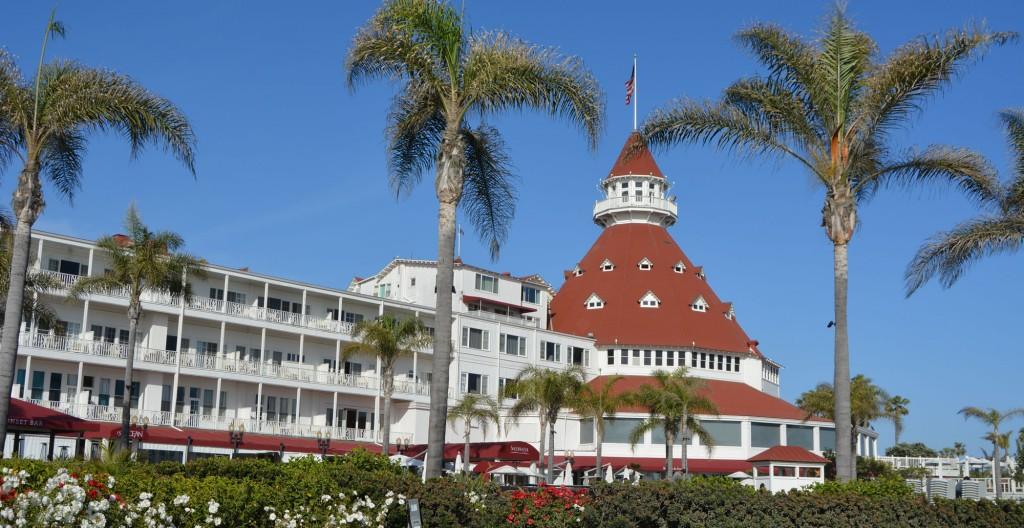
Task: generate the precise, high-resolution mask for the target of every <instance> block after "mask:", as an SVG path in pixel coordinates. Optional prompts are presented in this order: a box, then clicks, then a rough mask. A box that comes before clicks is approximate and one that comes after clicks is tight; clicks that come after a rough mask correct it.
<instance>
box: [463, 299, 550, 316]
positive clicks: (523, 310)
mask: <svg viewBox="0 0 1024 528" xmlns="http://www.w3.org/2000/svg"><path fill="white" fill-rule="evenodd" d="M462 302H464V303H466V306H469V305H470V304H479V303H482V304H490V305H492V306H501V307H502V308H509V309H512V310H518V311H519V313H529V312H536V311H537V309H536V308H531V307H529V306H523V305H521V304H512V303H507V302H505V301H498V300H495V299H488V298H486V297H477V296H476V295H463V296H462Z"/></svg>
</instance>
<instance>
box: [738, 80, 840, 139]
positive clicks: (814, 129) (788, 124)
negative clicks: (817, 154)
mask: <svg viewBox="0 0 1024 528" xmlns="http://www.w3.org/2000/svg"><path fill="white" fill-rule="evenodd" d="M723 101H724V102H725V103H727V104H728V105H730V106H732V107H735V108H737V109H739V110H740V111H742V112H743V114H744V115H747V116H751V117H753V118H754V119H756V120H757V121H758V122H761V123H764V124H765V125H767V126H768V127H769V128H771V129H773V130H775V131H776V133H777V134H780V135H786V136H789V137H791V138H792V139H794V140H796V141H799V142H800V143H801V144H803V145H805V146H808V147H810V146H812V145H815V146H816V145H819V144H820V138H821V137H824V136H825V135H826V133H825V131H824V129H823V128H822V124H821V123H820V122H818V120H817V114H815V113H813V112H809V111H808V110H809V109H808V107H807V104H806V102H805V101H803V100H801V99H800V98H799V97H798V95H797V93H796V92H794V91H792V90H790V89H789V88H788V87H787V86H786V85H784V84H782V83H781V82H780V81H778V80H776V79H774V78H768V79H761V78H756V77H755V78H749V79H740V80H739V81H736V82H734V83H733V84H732V85H730V86H729V87H728V88H726V90H725V94H724V95H723Z"/></svg>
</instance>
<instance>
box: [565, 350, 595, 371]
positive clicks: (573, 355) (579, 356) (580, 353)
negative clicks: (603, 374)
mask: <svg viewBox="0 0 1024 528" xmlns="http://www.w3.org/2000/svg"><path fill="white" fill-rule="evenodd" d="M568 354H569V363H571V364H573V365H580V366H582V367H587V366H590V350H588V349H586V348H583V347H576V346H571V347H569V349H568Z"/></svg>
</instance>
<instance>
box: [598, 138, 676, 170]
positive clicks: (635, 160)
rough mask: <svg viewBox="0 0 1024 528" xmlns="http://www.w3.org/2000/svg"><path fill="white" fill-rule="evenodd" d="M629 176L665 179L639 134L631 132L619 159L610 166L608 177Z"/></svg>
mask: <svg viewBox="0 0 1024 528" xmlns="http://www.w3.org/2000/svg"><path fill="white" fill-rule="evenodd" d="M630 174H638V175H643V176H655V177H658V178H664V177H665V175H664V174H662V173H661V169H660V168H658V163H657V162H656V161H654V156H652V155H651V151H650V150H649V149H648V148H647V143H645V142H644V140H643V137H642V136H640V133H639V132H633V133H632V134H630V135H629V138H627V139H626V144H625V145H624V146H623V147H622V151H621V152H619V157H618V159H616V160H615V165H612V170H611V172H609V173H608V177H609V178H611V177H612V176H628V175H630Z"/></svg>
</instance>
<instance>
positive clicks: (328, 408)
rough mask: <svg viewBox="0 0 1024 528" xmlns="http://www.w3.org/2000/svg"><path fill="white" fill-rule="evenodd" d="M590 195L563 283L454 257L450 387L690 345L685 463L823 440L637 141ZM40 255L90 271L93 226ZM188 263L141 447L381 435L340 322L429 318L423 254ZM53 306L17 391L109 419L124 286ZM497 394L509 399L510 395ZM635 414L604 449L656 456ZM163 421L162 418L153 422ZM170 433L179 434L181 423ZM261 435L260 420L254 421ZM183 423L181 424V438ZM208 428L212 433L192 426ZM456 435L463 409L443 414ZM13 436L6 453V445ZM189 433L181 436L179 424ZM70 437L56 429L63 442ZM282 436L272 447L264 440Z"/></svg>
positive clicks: (647, 368)
mask: <svg viewBox="0 0 1024 528" xmlns="http://www.w3.org/2000/svg"><path fill="white" fill-rule="evenodd" d="M603 182H604V183H603V185H604V189H605V195H604V196H602V198H601V200H599V201H598V202H597V204H596V205H595V207H594V212H593V214H594V221H595V223H597V224H598V225H599V226H600V227H601V228H602V233H601V236H600V237H599V238H598V240H597V242H595V244H594V246H593V247H592V248H591V250H590V251H589V252H588V253H587V255H586V256H584V258H583V259H582V260H580V261H579V262H578V263H576V264H573V263H569V267H570V268H572V269H571V271H568V272H566V276H565V281H564V284H563V285H562V286H561V288H559V289H558V290H557V291H556V290H555V289H554V288H552V287H551V286H550V285H549V284H548V283H547V282H546V281H544V280H543V279H542V278H540V277H539V276H536V275H531V276H524V277H517V276H513V275H511V274H509V273H495V272H491V271H488V270H486V269H482V268H477V267H473V266H470V265H467V264H464V263H461V262H457V264H456V270H455V286H454V291H453V293H452V294H453V301H454V302H453V305H454V307H455V308H454V310H455V312H457V313H456V314H455V317H454V322H453V334H452V335H453V336H454V339H455V340H456V343H455V345H456V347H455V356H454V360H453V361H452V364H451V367H450V369H451V370H450V379H451V380H452V381H451V387H450V391H449V394H450V398H452V401H456V400H457V399H458V398H459V397H460V395H461V394H462V393H466V392H481V393H487V394H490V395H492V396H497V394H498V392H499V390H500V388H501V386H502V385H503V384H504V383H506V382H507V380H510V379H512V378H515V377H516V375H517V374H518V373H519V372H520V371H521V370H522V369H523V368H524V367H526V366H528V365H539V366H543V367H547V368H565V367H566V365H570V364H578V365H581V366H583V368H584V369H585V370H586V372H587V376H588V379H589V380H590V381H591V382H592V383H599V382H601V380H603V379H605V378H602V377H603V376H607V375H609V374H622V375H625V376H626V377H625V379H624V380H623V381H621V382H619V386H620V387H621V390H629V389H631V388H635V387H636V386H639V385H640V384H643V383H645V382H647V380H649V376H650V374H651V372H652V371H653V370H655V369H658V368H662V369H672V368H674V367H676V366H681V365H685V366H687V367H688V368H689V369H690V372H691V374H693V375H696V376H700V377H702V378H706V379H707V380H708V382H707V391H708V396H709V397H711V399H712V400H713V401H715V402H716V403H717V404H718V407H719V415H718V416H707V417H704V419H703V423H704V425H705V427H706V428H707V429H708V430H709V431H711V432H712V434H713V436H714V438H715V440H716V442H715V446H714V447H713V448H709V447H707V446H701V445H699V442H698V441H697V439H691V440H690V442H691V448H690V450H689V456H690V458H691V471H694V472H709V473H721V472H732V471H733V470H735V468H742V467H749V464H748V463H746V462H745V461H746V459H748V458H749V457H751V456H753V455H755V454H757V453H759V452H761V451H763V450H764V449H765V448H768V447H772V446H775V445H797V446H802V447H805V448H807V449H808V450H811V451H814V452H818V453H821V452H823V451H825V450H828V449H832V446H833V445H834V442H835V435H834V429H833V427H832V424H831V423H830V422H828V421H826V420H820V419H816V418H811V419H807V417H806V416H805V414H804V413H803V412H802V411H800V410H798V409H797V408H796V407H794V406H793V405H791V404H789V403H787V402H785V401H783V400H781V399H780V398H779V397H778V395H779V382H780V380H779V368H780V367H779V364H778V363H775V362H773V361H772V360H770V359H768V358H767V357H766V356H765V355H763V354H762V352H761V351H760V350H759V348H758V343H757V342H756V341H754V340H751V339H749V338H748V337H747V336H746V334H745V333H743V330H742V328H740V326H739V323H738V320H737V316H736V313H735V311H734V310H733V309H732V306H731V304H729V303H724V302H722V301H720V300H719V299H718V298H717V296H716V295H715V294H714V292H713V291H712V290H711V288H710V286H709V285H708V283H707V280H706V277H705V271H704V270H703V269H701V268H700V267H698V266H694V265H693V263H692V262H691V261H690V260H689V259H688V258H687V257H686V256H685V255H684V254H683V253H682V251H681V250H680V249H679V247H678V246H677V245H676V243H675V241H674V240H672V238H671V236H670V235H669V233H668V231H667V228H668V227H669V226H671V225H672V224H673V223H675V221H676V215H677V212H676V208H677V206H676V203H675V200H674V198H670V197H669V194H668V187H669V182H668V180H667V179H666V178H665V177H664V176H663V175H662V174H661V172H660V169H658V167H657V164H656V163H655V162H654V159H653V157H651V155H650V153H649V152H647V151H646V150H644V151H643V152H642V153H641V155H639V156H636V157H633V158H630V159H626V158H625V157H624V156H623V155H621V154H620V156H619V159H618V160H617V161H616V163H615V165H614V167H613V169H612V171H610V173H609V174H608V176H607V177H606V178H605V179H604V180H603ZM32 255H33V260H32V262H31V264H30V266H31V267H32V268H33V269H34V270H35V271H37V272H42V273H50V274H53V275H55V276H56V277H57V278H59V279H60V281H61V282H63V283H64V284H65V285H70V284H71V283H73V282H74V281H75V280H76V279H77V278H78V277H80V276H87V275H94V274H97V273H103V272H104V269H105V267H106V266H107V265H108V264H107V262H108V260H107V259H108V256H107V255H105V254H104V253H103V252H102V251H101V250H99V249H97V248H96V247H95V244H94V243H93V242H91V241H87V240H81V239H77V238H72V237H68V236H63V235H58V234H52V233H41V232H37V233H35V234H34V235H33V241H32ZM204 268H205V269H204V274H203V275H202V276H199V277H188V279H187V280H188V281H189V283H190V285H191V289H192V291H193V295H194V296H193V297H192V298H190V299H186V300H184V302H183V301H182V299H181V298H177V297H156V296H144V298H143V310H144V314H143V316H142V320H141V322H140V329H139V347H138V351H137V354H136V362H135V368H136V370H135V383H137V384H138V388H137V390H136V391H133V393H134V394H135V395H137V399H136V401H133V402H132V407H133V409H134V411H133V412H134V413H135V415H136V416H137V422H138V423H139V424H143V423H145V424H147V428H148V430H149V431H150V432H151V433H153V434H152V438H149V436H148V435H147V436H143V439H142V448H143V449H147V450H150V451H151V455H150V457H151V458H152V459H164V458H168V459H177V458H178V457H184V456H185V453H186V451H187V452H188V456H190V457H195V456H203V455H204V454H205V455H206V456H209V455H226V454H229V453H231V448H230V447H225V445H223V444H226V443H227V439H228V429H229V426H231V425H235V426H238V425H241V426H244V428H245V431H246V433H245V434H246V440H244V441H243V443H242V444H241V445H240V446H239V447H240V450H241V451H242V452H246V451H249V452H257V451H265V450H267V449H266V447H265V445H266V442H264V443H263V444H257V443H255V442H253V441H251V440H250V439H254V438H256V437H260V438H263V439H264V440H266V439H272V440H273V445H274V446H278V445H280V446H281V450H283V451H284V452H285V454H286V456H287V455H298V454H305V453H309V452H316V451H318V448H316V447H311V446H315V445H316V444H315V439H316V438H317V437H318V435H319V436H321V437H323V436H326V435H328V434H329V435H330V437H331V438H332V441H333V442H334V444H333V447H332V449H331V450H332V451H338V450H345V449H351V448H352V447H354V446H355V445H365V446H368V447H371V449H372V446H374V445H375V443H379V440H380V438H379V436H378V434H377V433H376V431H377V430H378V429H379V424H378V423H377V422H378V420H379V416H380V409H381V408H382V402H381V397H380V392H379V380H378V372H377V368H376V365H375V361H374V359H373V358H372V357H352V358H349V359H348V360H347V361H345V360H343V358H342V355H341V350H342V347H343V346H344V345H345V343H347V342H349V341H350V340H351V329H352V325H353V323H355V322H356V321H359V320H363V319H371V318H374V317H377V316H380V315H382V314H393V315H395V316H398V317H415V318H419V319H421V320H422V321H423V322H424V323H425V324H426V325H427V326H428V327H432V326H433V324H434V323H433V320H434V312H433V304H434V299H435V264H434V262H433V261H427V260H410V259H395V260H393V261H392V262H390V263H389V264H388V265H387V266H386V267H384V268H383V269H382V270H381V271H380V272H378V273H376V274H375V275H373V276H372V277H369V278H363V279H361V278H356V279H354V280H353V281H352V282H351V283H350V284H349V285H348V288H347V289H344V290H342V289H332V288H327V287H322V286H316V285H312V284H305V283H302V282H298V281H294V280H287V279H282V278H276V277H270V276H266V275H260V274H256V273H252V272H250V271H249V270H247V269H233V268H226V267H221V266H216V265H212V264H208V265H205V266H204ZM43 297H44V298H43V299H42V300H43V302H44V303H45V304H47V305H48V306H49V307H50V308H51V309H52V310H53V311H54V312H55V313H56V314H57V316H58V318H59V319H60V323H59V324H57V325H55V327H54V328H46V327H43V326H40V325H39V324H38V322H36V321H27V322H24V323H23V326H22V333H21V336H20V347H19V357H18V363H17V369H18V370H17V374H16V376H17V377H16V381H15V383H16V386H15V388H14V391H13V394H14V396H15V397H18V398H22V399H27V400H31V401H33V402H36V403H39V404H41V405H45V406H49V407H52V408H54V409H58V410H61V411H63V412H66V413H68V414H71V415H74V416H78V417H83V418H87V419H89V420H94V421H99V422H108V423H110V424H114V423H117V422H118V421H119V418H120V407H119V405H120V403H121V402H122V398H123V395H124V393H125V391H124V382H123V376H124V364H125V358H126V354H127V351H128V349H127V347H126V345H125V341H126V340H127V333H128V331H127V327H128V323H127V317H126V311H127V299H126V297H125V295H124V292H116V291H114V292H109V293H107V294H102V295H89V296H87V297H84V298H82V299H66V298H65V296H64V292H63V291H55V292H51V293H48V294H45V295H43ZM430 380H431V351H430V350H422V351H420V352H419V353H417V354H416V355H415V357H411V358H406V359H404V360H402V362H401V363H400V365H399V368H398V369H397V373H396V384H395V394H394V405H393V409H394V411H393V414H394V415H393V417H392V427H391V431H392V433H391V434H392V437H393V438H392V439H393V440H396V439H404V440H408V441H410V442H411V443H423V442H425V441H426V429H427V417H428V413H429V397H428V386H429V383H430ZM505 403H508V402H505ZM643 416H644V414H643V411H642V409H623V410H622V411H621V412H620V413H618V414H617V415H616V417H615V418H614V419H613V420H612V421H611V422H610V425H609V427H608V431H607V433H606V434H607V436H606V438H605V445H604V456H605V457H606V458H607V459H608V460H609V461H611V462H612V464H613V465H615V464H618V463H621V464H623V465H625V464H627V463H640V464H641V467H642V469H641V470H642V471H648V470H649V471H652V472H653V471H656V470H657V468H658V467H660V466H661V464H662V463H663V460H664V445H663V442H664V441H663V439H662V438H661V437H660V435H658V434H653V435H648V437H647V438H646V439H645V441H644V442H642V443H641V444H639V445H637V446H635V448H634V447H631V446H630V445H629V443H628V436H629V431H630V430H631V429H632V427H633V426H634V425H635V424H636V423H638V422H639V420H640V419H641V418H642V417H643ZM158 430H161V431H164V432H165V433H166V432H167V431H174V432H175V433H173V434H163V435H157V434H155V432H156V431H158ZM557 430H558V434H557V435H556V449H557V453H558V454H559V455H570V454H571V455H573V456H574V458H575V460H576V462H575V463H574V467H586V460H587V459H588V457H592V455H593V452H594V434H593V425H592V423H590V422H588V421H582V422H581V420H579V418H578V417H576V416H573V415H572V414H570V413H568V412H567V413H566V416H565V418H563V419H562V420H560V421H559V423H558V424H557ZM863 433H864V434H862V435H861V436H860V437H859V440H858V446H857V447H858V451H859V452H863V453H865V454H871V455H874V454H876V450H877V435H875V434H874V433H873V432H870V431H864V432H863ZM175 435H177V437H179V438H180V440H181V441H174V438H175ZM263 435H272V436H263ZM496 435H497V433H496V431H495V428H490V429H489V436H488V438H486V439H485V438H482V437H480V434H479V432H474V437H473V438H474V440H524V441H528V442H533V443H535V444H536V443H537V442H538V440H539V435H540V431H539V429H538V426H537V422H536V420H530V419H525V420H523V421H522V422H521V423H520V424H518V425H517V426H514V427H510V428H505V427H504V424H503V428H502V434H501V435H500V437H497V436H496ZM186 438H188V439H189V440H188V441H187V442H186V441H185V439H186ZM203 439H205V440H208V441H205V442H204V441H203ZM449 440H450V441H452V442H459V441H460V440H461V428H459V430H457V431H455V430H452V431H449ZM47 441H48V438H45V437H27V438H25V440H24V441H23V442H21V444H20V445H19V446H17V448H18V449H19V450H20V452H21V454H22V455H24V456H33V457H38V456H40V455H41V454H43V453H45V452H46V451H47V450H48V449H49V446H48V445H46V442H47ZM12 443H13V442H11V441H8V442H7V443H6V446H7V447H6V449H7V451H8V452H7V454H8V455H9V454H10V452H11V450H12V449H13V448H14V447H13V446H12ZM186 443H187V444H189V445H188V447H186V445H185V444H186ZM74 444H75V442H74V440H71V439H58V440H57V445H56V451H57V453H58V455H60V454H63V453H67V454H69V455H70V454H73V453H74V449H75V446H74ZM275 450H277V449H275Z"/></svg>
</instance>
